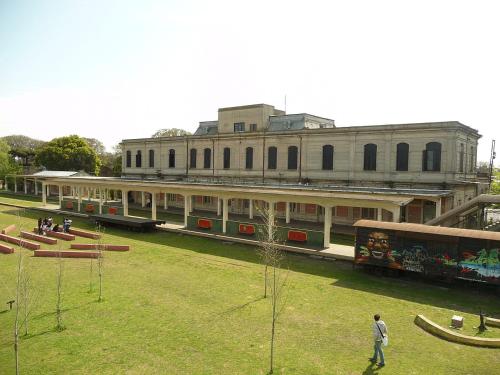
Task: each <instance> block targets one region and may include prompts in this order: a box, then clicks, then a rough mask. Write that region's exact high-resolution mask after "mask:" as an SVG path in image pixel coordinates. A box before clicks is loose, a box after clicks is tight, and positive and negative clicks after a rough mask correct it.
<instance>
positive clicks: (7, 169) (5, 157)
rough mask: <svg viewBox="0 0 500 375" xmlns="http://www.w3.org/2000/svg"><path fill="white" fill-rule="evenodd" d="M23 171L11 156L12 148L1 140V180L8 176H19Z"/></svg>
mask: <svg viewBox="0 0 500 375" xmlns="http://www.w3.org/2000/svg"><path fill="white" fill-rule="evenodd" d="M21 170H22V168H21V166H20V165H19V164H17V163H16V162H15V161H14V159H13V158H12V156H11V154H10V146H9V145H8V144H7V142H6V141H5V140H3V139H0V178H2V179H3V178H4V177H5V175H6V174H17V173H20V172H21Z"/></svg>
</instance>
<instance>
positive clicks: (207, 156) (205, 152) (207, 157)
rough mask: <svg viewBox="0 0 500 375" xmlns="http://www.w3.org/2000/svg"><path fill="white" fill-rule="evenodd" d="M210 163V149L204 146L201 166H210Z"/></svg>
mask: <svg viewBox="0 0 500 375" xmlns="http://www.w3.org/2000/svg"><path fill="white" fill-rule="evenodd" d="M211 164H212V150H211V149H209V148H206V149H204V150H203V168H206V169H207V168H210V165H211Z"/></svg>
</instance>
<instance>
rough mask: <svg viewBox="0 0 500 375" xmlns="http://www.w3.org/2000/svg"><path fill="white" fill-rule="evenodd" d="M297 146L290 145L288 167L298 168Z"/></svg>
mask: <svg viewBox="0 0 500 375" xmlns="http://www.w3.org/2000/svg"><path fill="white" fill-rule="evenodd" d="M297 154H298V148H297V146H289V147H288V169H297Z"/></svg>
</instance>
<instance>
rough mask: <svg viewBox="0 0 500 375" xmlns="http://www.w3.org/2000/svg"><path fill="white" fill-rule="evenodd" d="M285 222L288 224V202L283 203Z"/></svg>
mask: <svg viewBox="0 0 500 375" xmlns="http://www.w3.org/2000/svg"><path fill="white" fill-rule="evenodd" d="M285 222H286V223H287V224H290V202H285Z"/></svg>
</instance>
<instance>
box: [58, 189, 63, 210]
mask: <svg viewBox="0 0 500 375" xmlns="http://www.w3.org/2000/svg"><path fill="white" fill-rule="evenodd" d="M58 188H59V206H61V204H62V200H63V189H62V188H63V187H62V185H59V186H58Z"/></svg>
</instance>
